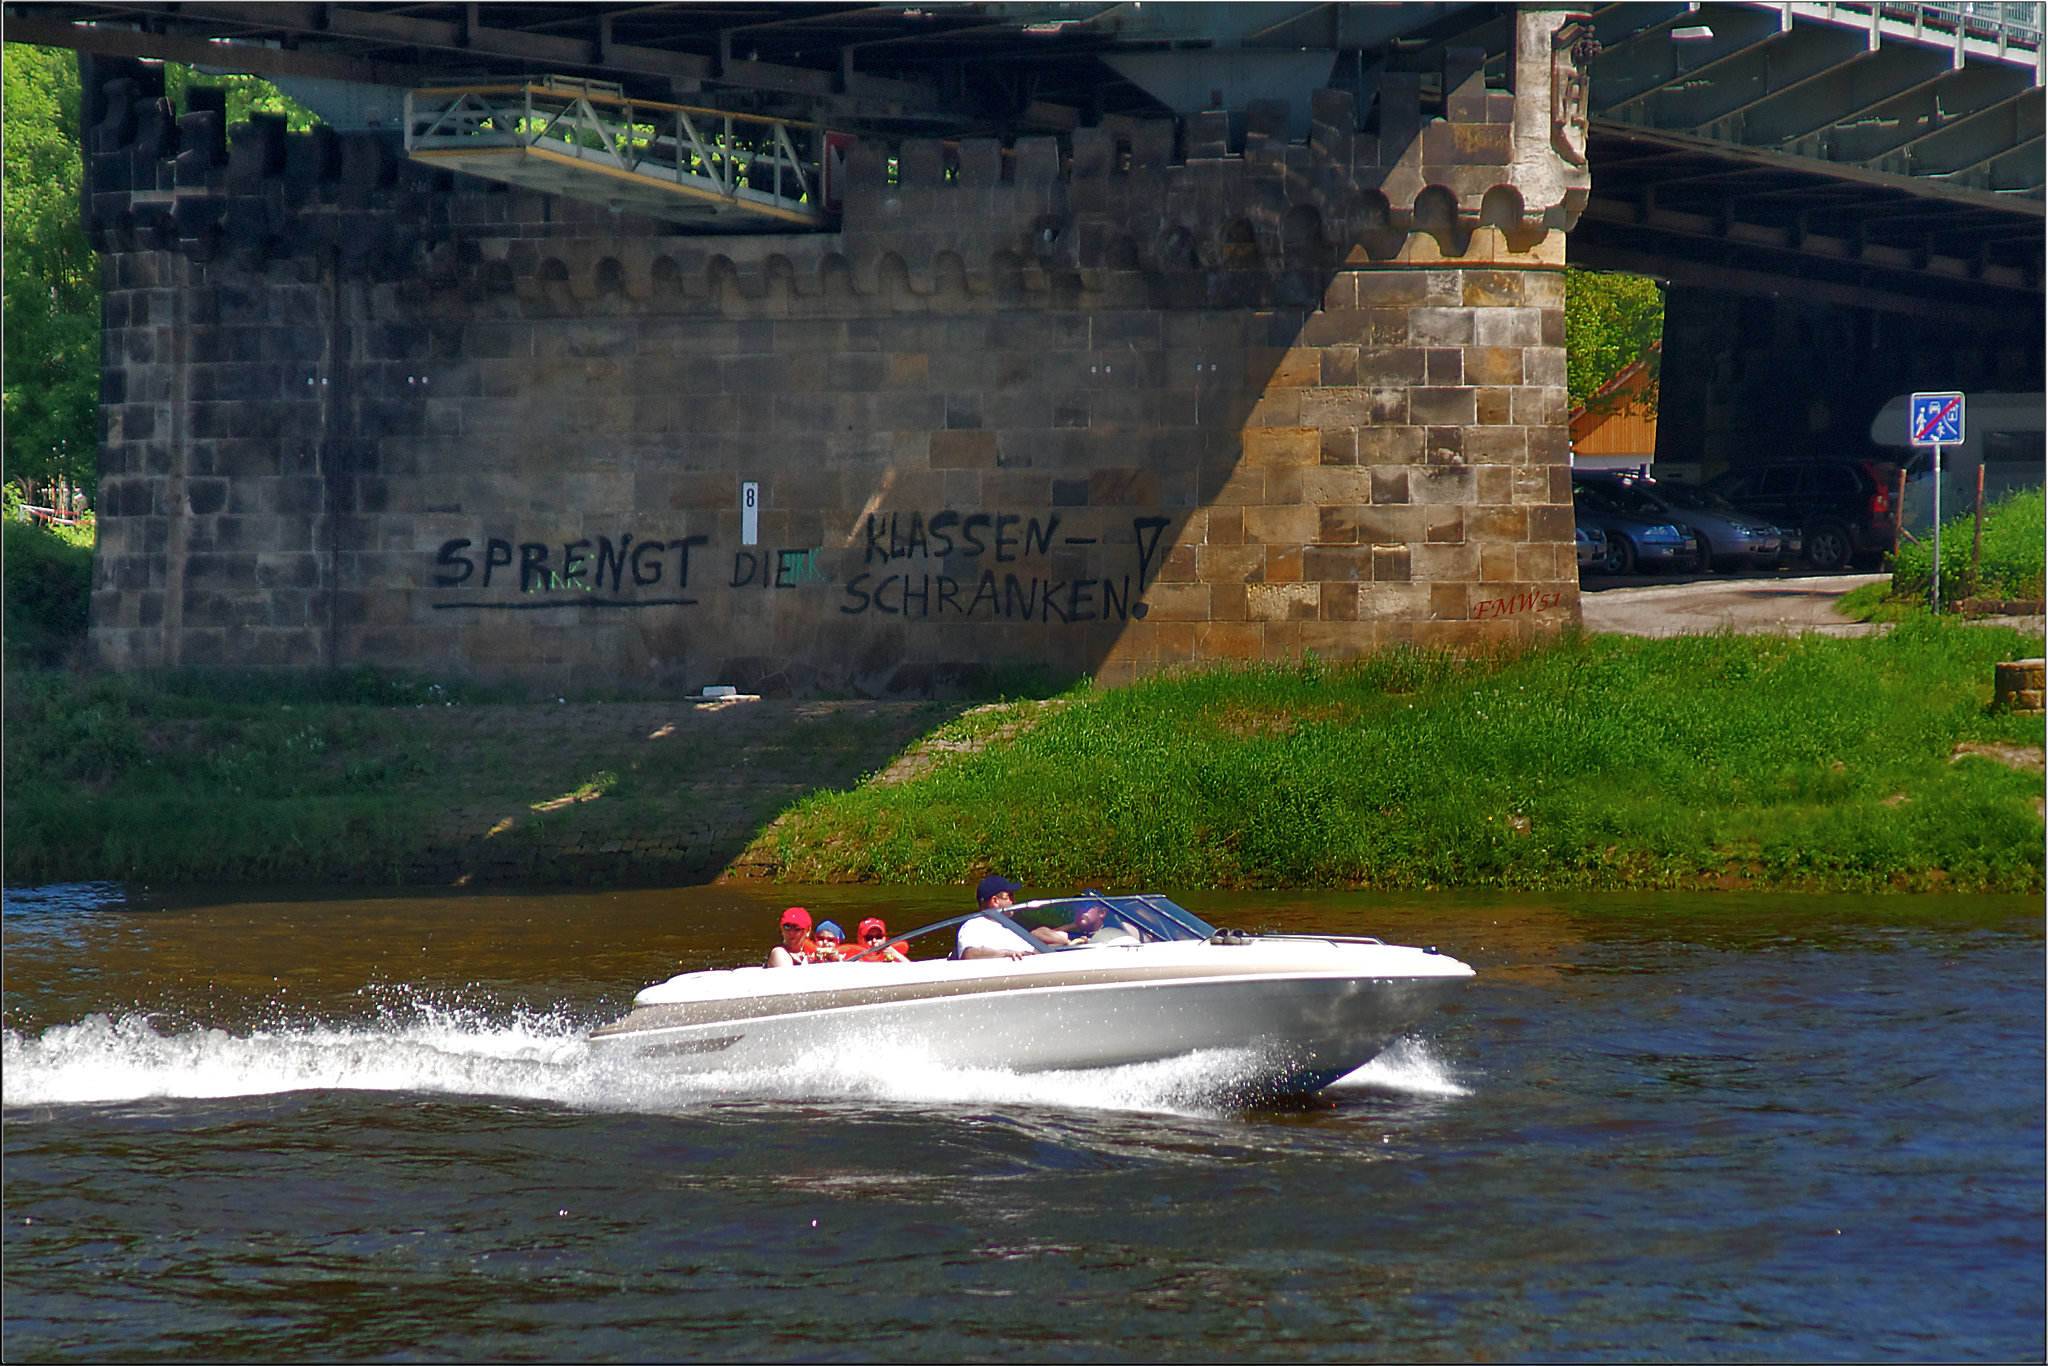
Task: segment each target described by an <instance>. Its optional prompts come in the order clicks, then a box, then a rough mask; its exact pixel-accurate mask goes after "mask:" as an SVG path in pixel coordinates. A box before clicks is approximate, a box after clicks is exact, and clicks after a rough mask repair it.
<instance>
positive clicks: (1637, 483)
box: [1572, 473, 1799, 570]
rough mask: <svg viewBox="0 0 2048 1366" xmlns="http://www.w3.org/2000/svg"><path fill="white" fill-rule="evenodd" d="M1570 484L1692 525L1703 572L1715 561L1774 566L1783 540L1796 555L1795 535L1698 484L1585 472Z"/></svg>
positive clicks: (1782, 550) (1737, 565)
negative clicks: (1790, 546)
mask: <svg viewBox="0 0 2048 1366" xmlns="http://www.w3.org/2000/svg"><path fill="white" fill-rule="evenodd" d="M1572 486H1573V487H1574V488H1578V487H1581V486H1583V487H1586V488H1596V489H1602V490H1605V491H1606V492H1607V493H1608V495H1609V496H1610V497H1612V498H1613V499H1614V501H1615V502H1617V503H1619V504H1620V505H1621V506H1623V507H1625V508H1627V509H1629V510H1630V511H1633V512H1638V513H1641V514H1642V515H1643V516H1646V517H1658V518H1664V519H1668V520H1670V521H1672V522H1677V523H1681V524H1683V525H1684V526H1686V527H1688V528H1690V529H1691V531H1692V536H1693V553H1694V556H1695V558H1696V559H1697V561H1698V565H1697V567H1698V568H1699V569H1701V570H1706V569H1710V568H1713V567H1714V566H1716V565H1722V566H1726V567H1731V568H1752V569H1775V568H1776V567H1777V566H1778V565H1779V564H1780V563H1781V562H1782V561H1783V559H1784V558H1785V555H1786V550H1785V543H1786V541H1788V540H1789V541H1791V542H1792V543H1793V549H1794V552H1795V553H1796V550H1797V547H1798V540H1799V538H1798V535H1797V533H1791V534H1788V533H1786V532H1784V531H1781V530H1780V529H1779V528H1778V527H1776V526H1773V525H1772V524H1771V523H1769V522H1767V521H1765V520H1764V519H1763V518H1761V517H1756V516H1752V515H1750V514H1748V513H1744V512H1742V511H1740V510H1739V509H1737V508H1736V507H1735V505H1734V504H1732V503H1730V502H1729V501H1728V500H1727V499H1725V498H1723V497H1721V496H1720V495H1719V494H1717V493H1713V492H1711V491H1710V490H1707V489H1703V488H1700V487H1698V486H1697V485H1693V484H1670V483H1662V484H1660V483H1658V482H1657V481H1656V480H1654V479H1647V478H1644V477H1643V476H1642V475H1638V474H1607V473H1584V474H1574V475H1573V476H1572Z"/></svg>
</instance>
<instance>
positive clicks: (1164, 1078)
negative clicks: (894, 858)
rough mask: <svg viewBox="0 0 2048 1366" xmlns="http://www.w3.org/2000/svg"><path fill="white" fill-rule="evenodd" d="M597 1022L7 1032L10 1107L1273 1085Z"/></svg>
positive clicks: (1075, 1103) (1203, 1071) (581, 1104)
mask: <svg viewBox="0 0 2048 1366" xmlns="http://www.w3.org/2000/svg"><path fill="white" fill-rule="evenodd" d="M588 1027H589V1025H588V1022H584V1021H577V1020H572V1019H570V1018H568V1017H566V1016H559V1015H547V1014H524V1013H522V1014H515V1015H513V1016H511V1017H509V1018H507V1017H505V1016H504V1015H503V1014H502V1013H500V1014H497V1015H487V1014H485V1013H484V1012H481V1011H474V1010H466V1009H457V1008H448V1007H444V1006H422V1007H419V1008H417V1009H414V1010H410V1011H394V1012H391V1013H390V1014H389V1015H387V1016H386V1017H385V1018H383V1019H380V1020H376V1021H371V1022H366V1023H362V1024H349V1025H328V1024H321V1023H317V1022H316V1023H311V1024H299V1025H290V1026H282V1027H277V1028H269V1029H258V1030H254V1031H251V1032H247V1033H229V1032H228V1031H225V1030H221V1029H209V1028H189V1029H178V1030H173V1031H170V1032H164V1031H161V1030H159V1029H158V1027H157V1026H156V1024H155V1023H154V1022H152V1021H151V1020H150V1019H149V1018H148V1017H147V1016H145V1015H140V1014H131V1015H122V1016H118V1017H116V1016H108V1015H91V1016H88V1017H86V1018H85V1019H83V1020H80V1021H78V1022H77V1023H75V1024H65V1025H56V1026H52V1027H51V1028H49V1029H46V1030H44V1031H43V1032H42V1034H41V1035H40V1036H37V1037H26V1036H24V1035H22V1034H20V1033H17V1032H16V1031H14V1030H11V1029H10V1030H7V1031H6V1032H5V1036H4V1049H0V1103H4V1104H5V1105H6V1107H8V1108H10V1109H18V1108H21V1107H25V1106H36V1105H108V1104H121V1103H129V1102H135V1101H144V1100H152V1099H217V1098H226V1097H235V1096H262V1095H278V1094H283V1093H287V1092H294V1091H323V1090H324V1091H388V1092H395V1093H410V1094H427V1095H447V1096H469V1097H492V1098H502V1099H514V1100H526V1101H543V1102H552V1103H556V1104H560V1105H564V1106H569V1107H573V1108H577V1109H587V1110H634V1111H647V1112H673V1111H676V1110H681V1109H688V1108H692V1107H695V1106H699V1105H703V1104H707V1103H712V1102H716V1101H721V1100H730V1099H740V1098H755V1099H777V1100H829V1099H835V1098H839V1099H866V1100H873V1101H880V1102H905V1103H921V1104H951V1105H974V1106H981V1105H992V1104H1003V1105H1040V1106H1046V1107H1052V1108H1063V1109H1079V1110H1130V1111H1148V1112H1153V1113H1169V1114H1187V1115H1195V1114H1215V1113H1218V1112H1219V1111H1221V1110H1228V1109H1230V1108H1233V1107H1232V1104H1231V1102H1230V1100H1229V1099H1228V1097H1230V1096H1231V1095H1233V1094H1234V1093H1236V1092H1237V1091H1238V1090H1240V1089H1241V1088H1242V1086H1243V1085H1244V1083H1246V1082H1247V1081H1249V1080H1250V1079H1252V1078H1255V1077H1257V1076H1258V1075H1259V1074H1260V1071H1261V1067H1260V1063H1261V1059H1260V1057H1259V1056H1258V1055H1257V1054H1256V1053H1254V1052H1252V1051H1250V1050H1243V1051H1238V1050H1211V1051H1208V1052H1203V1053H1194V1054H1189V1055H1186V1056H1183V1057H1178V1058H1172V1059H1167V1060H1164V1061H1160V1062H1151V1063H1141V1064H1135V1065H1132V1066H1128V1067H1114V1068H1104V1069H1099V1070H1091V1071H1085V1072H1034V1073H1015V1072H1009V1071H1005V1070H1001V1069H994V1068H991V1069H974V1068H960V1067H948V1066H943V1065H941V1064H938V1063H935V1062H933V1061H931V1060H930V1059H929V1058H928V1057H926V1056H924V1055H923V1054H922V1053H921V1052H920V1051H919V1050H918V1049H916V1048H915V1047H911V1046H902V1047H888V1046H882V1047H867V1048H863V1049H861V1050H858V1051H856V1052H848V1051H846V1050H843V1049H824V1048H820V1049H818V1050H816V1051H814V1052H810V1053H806V1054H803V1055H800V1056H797V1057H795V1058H792V1059H790V1060H788V1061H787V1062H785V1063H782V1064H780V1065H778V1066H775V1067H773V1068H757V1069H748V1070H730V1071H713V1072H697V1073H690V1074H686V1075H663V1074H659V1073H655V1072H651V1071H649V1070H648V1069H647V1068H646V1067H644V1066H641V1065H633V1064H631V1063H626V1062H621V1061H615V1060H609V1059H606V1058H602V1057H597V1056H593V1054H592V1052H591V1049H590V1046H589V1044H588V1042H587V1041H586V1039H585V1037H584V1035H585V1031H586V1030H587V1029H588ZM1339 1085H1340V1086H1355V1085H1364V1086H1368V1087H1374V1088H1378V1089H1393V1090H1406V1091H1422V1092H1428V1093H1431V1094H1445V1095H1460V1094H1464V1093H1463V1091H1462V1090H1461V1089H1460V1088H1458V1087H1457V1086H1456V1084H1455V1083H1453V1082H1451V1081H1450V1080H1449V1079H1448V1076H1447V1075H1446V1074H1445V1073H1443V1071H1442V1069H1441V1068H1439V1067H1437V1066H1436V1065H1435V1064H1434V1062H1433V1061H1432V1060H1430V1059H1429V1058H1428V1057H1427V1055H1426V1054H1423V1053H1418V1052H1415V1051H1413V1050H1405V1051H1404V1048H1403V1046H1400V1045H1397V1046H1396V1048H1395V1049H1394V1050H1391V1051H1390V1052H1389V1054H1388V1055H1387V1056H1386V1057H1385V1058H1383V1059H1382V1060H1381V1061H1378V1062H1374V1063H1372V1064H1370V1065H1368V1066H1367V1067H1365V1068H1363V1069H1361V1070H1360V1071H1358V1072H1355V1073H1353V1074H1352V1075H1351V1076H1350V1077H1348V1078H1346V1079H1345V1080H1344V1081H1342V1082H1340V1083H1339Z"/></svg>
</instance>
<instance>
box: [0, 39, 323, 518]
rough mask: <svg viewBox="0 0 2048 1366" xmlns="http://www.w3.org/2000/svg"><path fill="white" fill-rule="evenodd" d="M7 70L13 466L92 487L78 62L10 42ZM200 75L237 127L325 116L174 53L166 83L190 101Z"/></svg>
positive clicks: (88, 286) (90, 314)
mask: <svg viewBox="0 0 2048 1366" xmlns="http://www.w3.org/2000/svg"><path fill="white" fill-rule="evenodd" d="M5 78H6V106H5V112H4V116H0V119H4V122H0V131H4V137H5V148H4V157H5V162H4V177H0V179H4V186H5V199H6V204H5V213H6V216H5V225H6V246H5V256H4V265H0V274H4V288H5V307H6V323H7V350H6V370H5V390H6V419H7V425H6V447H5V460H6V477H7V478H8V479H10V480H20V479H37V480H50V479H68V480H70V481H71V483H72V484H73V485H75V486H76V487H79V488H82V489H84V490H86V492H87V494H88V496H90V495H91V493H92V491H93V488H94V485H95V484H96V483H97V476H98V454H99V389H100V280H99V264H98V262H97V261H96V260H94V258H93V252H92V248H91V246H90V245H89V244H88V243H87V241H86V238H85V231H84V224H83V219H82V214H81V208H82V206H81V203H80V199H79V196H80V193H81V191H82V188H83V184H84V179H85V167H84V160H83V157H82V156H81V154H80V149H79V140H80V135H81V124H80V118H79V114H80V106H81V102H82V94H81V90H80V87H79V83H78V62H77V58H76V57H74V56H73V55H72V54H71V53H70V52H68V51H65V50H63V49H61V48H43V47H31V46H29V45H27V44H25V43H9V44H8V45H7V59H6V63H5ZM195 85H206V86H215V87H221V88H224V89H225V90H226V91H227V122H228V126H229V127H230V128H232V127H234V126H235V125H236V124H238V123H246V122H248V119H249V116H250V114H252V113H269V114H282V115H284V117H285V119H286V121H287V126H288V127H290V128H291V129H292V130H293V131H295V132H298V131H304V130H305V129H308V128H311V127H312V126H313V125H314V124H316V123H318V122H319V118H318V116H317V115H315V114H314V113H313V112H312V111H311V110H309V109H306V108H305V107H304V106H302V105H300V104H298V103H297V102H296V101H293V100H291V99H289V98H287V97H286V96H285V95H284V94H283V93H282V92H280V91H279V90H278V88H277V87H276V86H274V85H272V84H271V83H270V82H268V81H265V80H261V79H259V78H257V77H255V76H215V75H201V74H198V73H195V72H194V71H193V70H192V68H191V67H188V66H182V65H179V64H177V63H166V64H165V66H164V89H165V92H166V93H167V94H168V95H169V96H170V97H171V99H172V101H173V102H174V104H175V105H176V106H177V107H178V108H179V109H184V108H185V107H186V103H187V101H186V92H187V90H189V89H190V88H191V87H193V86H195Z"/></svg>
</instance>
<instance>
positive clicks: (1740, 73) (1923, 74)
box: [1591, 4, 2042, 199]
mask: <svg viewBox="0 0 2048 1366" xmlns="http://www.w3.org/2000/svg"><path fill="white" fill-rule="evenodd" d="M1795 19H1796V20H1798V22H1795ZM1594 29H1595V33H1596V35H1597V37H1598V38H1599V40H1600V42H1601V43H1602V44H1603V45H1604V46H1603V50H1602V52H1601V54H1600V58H1599V60H1598V61H1597V62H1596V63H1595V64H1594V67H1593V86H1592V96H1591V108H1592V112H1593V115H1594V117H1595V118H1596V119H1599V120H1601V121H1603V122H1605V123H1607V124H1610V125H1615V126H1626V127H1627V128H1629V129H1632V130H1634V131H1636V132H1637V133H1639V134H1641V135H1642V136H1645V137H1667V138H1670V137H1675V138H1683V139H1691V140H1697V141H1701V142H1713V143H1719V144H1722V145H1723V146H1724V147H1725V148H1727V149H1729V150H1730V151H1734V150H1736V149H1742V150H1747V151H1750V152H1753V153H1755V154H1758V155H1762V156H1770V157H1790V158H1797V159H1799V160H1803V161H1807V162H1812V163H1818V164H1817V165H1815V167H1814V169H1815V170H1816V171H1817V172H1819V173H1822V174H1848V175H1852V176H1855V175H1862V176H1870V175H1879V176H1884V177H1887V178H1890V179H1892V180H1894V181H1896V182H1897V183H1898V184H1900V185H1901V186H1906V185H1921V186H1927V187H1929V189H1930V190H1931V191H1933V192H1940V191H1942V190H1968V191H1977V192H1983V193H1990V194H2021V195H2031V196H2032V197H2034V198H2036V199H2038V198H2039V196H2040V194H2041V189H2040V186H2041V177H2040V176H2039V175H2038V174H2035V173H2032V172H2031V171H2030V169H2029V164H2028V158H2026V157H2024V156H2022V157H2013V156H2010V155H2009V153H2012V152H2014V151H2016V150H2023V149H2025V148H2026V147H2028V146H2029V144H2030V143H2031V141H2032V139H2034V138H2036V137H2038V136H2039V134H2040V131H2041V124H2042V114H2041V110H2042V86H2041V71H2040V65H2039V62H2038V60H2036V61H2032V62H2026V61H2012V60H1983V59H1982V54H1980V53H1979V52H1978V51H1977V50H1976V48H1977V47H1981V46H1982V44H1981V43H1976V44H1974V46H1973V43H1974V40H1972V42H1971V43H1961V44H1960V45H1958V44H1954V43H1952V44H1949V45H1947V46H1933V45H1930V44H1929V43H1928V42H1926V41H1912V40H1910V38H1902V36H1901V35H1900V33H1898V32H1897V31H1896V30H1895V28H1894V27H1887V26H1886V25H1883V24H1880V25H1877V26H1875V27H1872V26H1867V25H1866V26H1862V27H1850V26H1846V25H1844V24H1843V23H1841V22H1815V21H1814V20H1813V16H1811V15H1808V14H1806V13H1805V12H1804V11H1803V10H1802V9H1801V8H1800V7H1789V8H1779V7H1775V6H1760V5H1732V4H1720V5H1714V4H1709V5H1703V6H1700V7H1698V8H1697V9H1686V8H1683V7H1673V6H1645V5H1610V6H1606V7H1604V8H1602V9H1600V10H1598V11H1596V13H1595V16H1594ZM1922 37H1925V35H1922ZM2036 41H2037V42H2038V34H2037V35H2036ZM2009 55H2012V56H2024V55H2025V54H2023V53H2017V52H2014V53H2011V54H2009ZM2035 160H2038V158H2035Z"/></svg>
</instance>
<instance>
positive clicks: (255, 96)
mask: <svg viewBox="0 0 2048 1366" xmlns="http://www.w3.org/2000/svg"><path fill="white" fill-rule="evenodd" d="M195 85H202V86H211V87H214V88H216V89H221V90H225V91H227V92H228V119H227V126H228V127H230V128H233V127H234V126H235V125H236V124H238V123H247V122H248V121H249V116H250V115H251V114H282V115H284V119H285V127H286V128H288V129H289V130H291V131H292V132H294V133H303V132H305V131H306V130H308V129H309V128H312V127H313V126H314V125H316V124H318V123H319V122H320V116H319V115H318V114H315V113H314V112H313V111H312V110H310V109H308V108H306V106H304V105H302V104H300V103H299V102H298V101H297V100H295V99H292V98H291V97H290V96H289V95H286V94H285V93H284V92H283V91H282V90H279V89H278V88H277V87H276V86H274V85H272V84H271V83H270V82H269V81H266V80H264V79H263V78H262V77H261V76H216V75H204V74H201V73H199V72H196V71H194V70H193V69H192V68H191V67H189V66H186V65H184V64H182V63H180V62H165V63H164V93H165V94H166V95H168V96H170V97H171V102H172V103H173V104H175V105H176V106H177V107H178V108H179V109H183V108H185V107H186V106H185V92H186V91H187V90H189V89H190V88H192V87H193V86H195Z"/></svg>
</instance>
